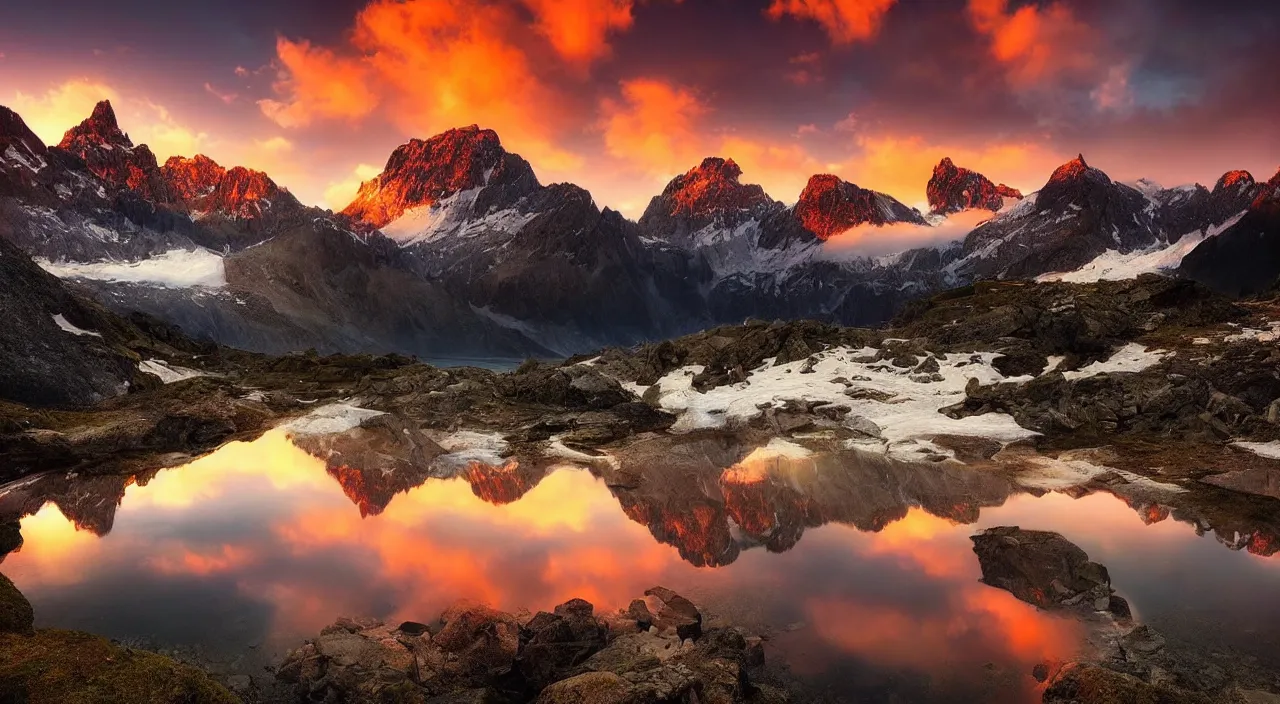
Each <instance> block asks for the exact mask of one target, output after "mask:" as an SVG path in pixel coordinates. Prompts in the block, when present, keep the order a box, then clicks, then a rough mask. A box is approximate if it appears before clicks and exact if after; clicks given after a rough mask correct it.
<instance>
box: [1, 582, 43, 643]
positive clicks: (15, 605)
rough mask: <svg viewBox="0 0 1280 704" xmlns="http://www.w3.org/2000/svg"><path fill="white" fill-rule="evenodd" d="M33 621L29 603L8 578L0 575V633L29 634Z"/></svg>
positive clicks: (33, 616)
mask: <svg viewBox="0 0 1280 704" xmlns="http://www.w3.org/2000/svg"><path fill="white" fill-rule="evenodd" d="M34 620H35V615H34V614H33V613H32V611H31V602H29V601H27V598H26V597H25V596H23V595H22V592H20V591H18V588H17V587H15V586H13V582H10V581H9V578H8V577H6V576H4V575H2V574H0V633H23V634H29V633H31V624H32V622H33V621H34Z"/></svg>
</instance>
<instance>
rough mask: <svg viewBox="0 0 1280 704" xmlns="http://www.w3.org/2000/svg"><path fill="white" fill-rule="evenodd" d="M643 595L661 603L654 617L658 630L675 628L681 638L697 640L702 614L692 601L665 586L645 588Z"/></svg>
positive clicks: (700, 633)
mask: <svg viewBox="0 0 1280 704" xmlns="http://www.w3.org/2000/svg"><path fill="white" fill-rule="evenodd" d="M644 595H645V596H651V597H653V598H655V599H657V600H658V601H659V603H661V606H660V607H659V609H658V613H657V614H656V618H655V619H654V625H655V626H657V627H658V629H659V630H666V629H668V628H672V629H675V632H676V635H677V636H679V637H680V639H681V640H685V639H693V640H697V639H698V637H699V636H701V635H702V614H701V613H700V612H699V611H698V607H696V606H694V605H693V602H691V601H689V600H688V599H686V598H684V597H682V596H680V595H679V594H676V593H675V592H673V591H671V590H670V589H667V588H666V587H653V588H652V589H648V590H646V591H645V593H644Z"/></svg>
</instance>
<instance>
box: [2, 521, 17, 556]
mask: <svg viewBox="0 0 1280 704" xmlns="http://www.w3.org/2000/svg"><path fill="white" fill-rule="evenodd" d="M20 547H22V531H21V526H20V525H19V524H18V522H17V521H12V522H9V523H0V562H4V556H5V555H8V554H9V553H11V552H13V551H14V550H17V549H18V548H20Z"/></svg>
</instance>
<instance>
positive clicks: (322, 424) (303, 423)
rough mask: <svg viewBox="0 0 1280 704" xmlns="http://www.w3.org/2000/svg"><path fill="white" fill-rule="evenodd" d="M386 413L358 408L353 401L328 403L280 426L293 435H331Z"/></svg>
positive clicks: (353, 427)
mask: <svg viewBox="0 0 1280 704" xmlns="http://www.w3.org/2000/svg"><path fill="white" fill-rule="evenodd" d="M381 415H386V414H385V413H383V412H382V411H374V410H370V409H368V408H360V407H359V406H356V405H354V403H344V402H339V403H329V404H325V405H323V406H320V407H319V408H316V409H314V410H313V411H311V412H310V413H308V414H306V415H305V416H302V417H300V418H294V419H293V420H291V421H289V422H288V423H285V424H284V425H282V426H280V427H281V428H283V429H284V430H285V431H286V432H288V433H289V434H290V435H293V436H295V437H296V436H308V435H333V434H336V433H345V432H347V431H348V430H352V429H355V428H358V427H360V424H361V423H364V422H365V421H366V420H368V419H370V418H376V417H378V416H381Z"/></svg>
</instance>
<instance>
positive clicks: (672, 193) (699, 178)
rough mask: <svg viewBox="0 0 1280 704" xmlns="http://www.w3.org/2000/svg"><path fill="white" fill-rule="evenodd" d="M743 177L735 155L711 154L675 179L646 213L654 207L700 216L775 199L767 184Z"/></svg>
mask: <svg viewBox="0 0 1280 704" xmlns="http://www.w3.org/2000/svg"><path fill="white" fill-rule="evenodd" d="M741 178H742V167H740V166H738V165H737V163H735V162H734V161H733V159H722V158H720V157H717V156H710V157H707V158H706V159H703V160H702V163H701V164H698V165H697V166H695V167H693V168H692V169H689V170H688V171H686V172H685V173H684V174H681V175H680V176H677V177H675V178H674V179H672V180H671V182H670V183H668V184H667V187H666V188H665V189H663V191H662V195H661V196H658V197H657V198H654V199H653V201H652V202H650V204H649V207H648V209H646V211H645V215H649V213H650V211H654V212H655V214H656V213H658V212H660V213H661V214H663V215H668V216H676V217H681V216H682V217H700V216H708V215H713V214H715V213H717V212H733V211H741V210H750V209H752V208H754V207H756V206H759V205H767V204H771V203H773V199H772V198H770V197H769V195H768V194H766V193H765V192H764V189H763V188H761V187H760V186H758V185H756V184H744V183H742V181H741V180H740V179H741Z"/></svg>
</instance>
